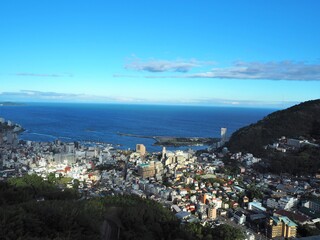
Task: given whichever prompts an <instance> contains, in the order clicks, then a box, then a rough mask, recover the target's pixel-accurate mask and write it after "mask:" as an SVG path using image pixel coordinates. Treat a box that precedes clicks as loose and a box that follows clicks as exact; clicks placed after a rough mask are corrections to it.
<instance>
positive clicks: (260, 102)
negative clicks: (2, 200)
mask: <svg viewBox="0 0 320 240" xmlns="http://www.w3.org/2000/svg"><path fill="white" fill-rule="evenodd" d="M319 9H320V1H318V0H308V1H301V0H300V1H295V0H281V1H279V0H268V1H265V0H251V1H249V0H247V1H245V0H244V1H236V0H233V1H213V0H210V1H209V0H208V1H178V0H175V1H174V0H161V1H158V0H155V1H147V0H145V1H142V0H141V1H129V0H127V1H123V0H120V1H98V0H91V1H81V0H77V1H75V0H74V1H73V0H68V1H65V0H55V1H38V0H37V1H33V0H28V1H24V0H20V1H19V0H15V1H1V3H0V36H1V38H0V101H29V102H30V101H46V102H47V101H61V102H70V101H71V102H119V103H155V104H196V105H223V106H224V105H226V106H250V107H252V106H259V107H264V106H265V107H270V106H271V107H286V106H290V105H292V104H295V103H297V102H301V101H306V100H310V99H317V98H320V44H319V43H320V31H319V30H318V29H319V22H320V14H319Z"/></svg>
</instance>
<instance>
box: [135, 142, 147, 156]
mask: <svg viewBox="0 0 320 240" xmlns="http://www.w3.org/2000/svg"><path fill="white" fill-rule="evenodd" d="M136 152H137V153H140V156H144V155H146V147H145V146H144V145H143V144H137V145H136Z"/></svg>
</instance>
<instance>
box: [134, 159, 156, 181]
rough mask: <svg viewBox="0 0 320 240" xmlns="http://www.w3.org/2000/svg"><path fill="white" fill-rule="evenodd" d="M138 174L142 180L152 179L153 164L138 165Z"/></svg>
mask: <svg viewBox="0 0 320 240" xmlns="http://www.w3.org/2000/svg"><path fill="white" fill-rule="evenodd" d="M138 174H139V175H140V176H141V177H143V178H148V177H154V175H155V167H154V162H150V163H142V164H140V165H138Z"/></svg>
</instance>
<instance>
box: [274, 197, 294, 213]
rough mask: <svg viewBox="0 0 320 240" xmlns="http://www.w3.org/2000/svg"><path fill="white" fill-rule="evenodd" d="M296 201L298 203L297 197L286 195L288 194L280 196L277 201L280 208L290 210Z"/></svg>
mask: <svg viewBox="0 0 320 240" xmlns="http://www.w3.org/2000/svg"><path fill="white" fill-rule="evenodd" d="M297 203H298V199H297V198H294V197H288V196H285V197H282V198H280V199H279V201H278V204H279V208H280V209H284V210H290V209H291V208H293V207H294V206H296V205H297Z"/></svg>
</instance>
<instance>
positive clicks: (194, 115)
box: [0, 103, 275, 151]
mask: <svg viewBox="0 0 320 240" xmlns="http://www.w3.org/2000/svg"><path fill="white" fill-rule="evenodd" d="M273 111H275V109H254V108H233V107H232V108H231V107H199V106H197V107H195V106H158V105H156V106H154V105H119V104H62V103H61V104H52V103H51V104H49V103H46V104H45V103H37V104H35V103H33V104H27V105H24V106H1V107H0V116H1V117H4V118H5V119H8V120H12V121H13V122H15V123H18V124H20V125H22V126H23V127H24V128H25V129H26V130H27V131H26V132H24V133H23V134H22V135H21V137H20V138H21V139H24V140H32V141H53V140H55V139H57V138H59V139H61V140H63V141H66V142H69V141H82V140H89V141H102V142H106V143H112V144H119V145H121V146H122V148H131V149H133V148H135V145H136V144H137V143H143V144H145V145H146V147H147V150H149V151H160V150H161V147H158V146H152V144H153V143H154V141H153V140H152V139H145V138H136V137H127V136H120V135H118V133H126V134H136V135H143V136H180V137H219V135H220V128H221V127H226V128H228V135H231V133H233V132H234V131H236V130H237V129H239V128H241V127H243V126H246V125H248V124H251V123H254V122H256V121H258V120H260V119H261V118H263V117H264V116H266V115H268V114H269V113H271V112H273Z"/></svg>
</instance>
